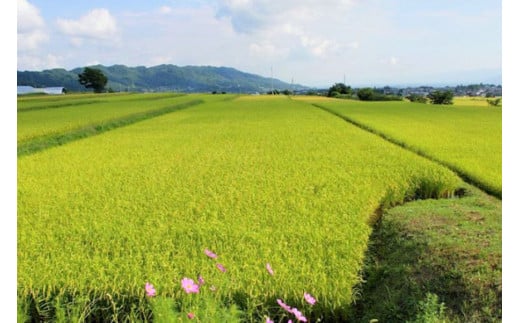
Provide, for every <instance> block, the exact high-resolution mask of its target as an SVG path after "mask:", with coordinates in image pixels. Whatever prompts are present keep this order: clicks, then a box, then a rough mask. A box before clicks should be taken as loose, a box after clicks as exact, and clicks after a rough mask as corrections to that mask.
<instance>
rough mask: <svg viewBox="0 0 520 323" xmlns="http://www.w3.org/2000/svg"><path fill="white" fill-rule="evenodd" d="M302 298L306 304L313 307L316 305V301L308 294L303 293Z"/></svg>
mask: <svg viewBox="0 0 520 323" xmlns="http://www.w3.org/2000/svg"><path fill="white" fill-rule="evenodd" d="M303 297H304V298H305V300H306V301H307V303H309V304H311V305H314V304H315V303H316V299H315V298H314V297H312V296H311V294H309V293H303Z"/></svg>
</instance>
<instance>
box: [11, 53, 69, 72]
mask: <svg viewBox="0 0 520 323" xmlns="http://www.w3.org/2000/svg"><path fill="white" fill-rule="evenodd" d="M62 61H63V57H61V56H56V55H52V54H47V55H34V54H22V55H18V62H17V63H18V70H27V71H34V70H43V69H51V68H58V67H61V66H62Z"/></svg>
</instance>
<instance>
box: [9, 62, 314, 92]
mask: <svg viewBox="0 0 520 323" xmlns="http://www.w3.org/2000/svg"><path fill="white" fill-rule="evenodd" d="M89 67H92V68H97V69H100V70H101V71H103V73H104V74H105V75H106V76H107V78H108V84H107V89H108V88H111V89H113V90H114V91H139V92H162V91H177V92H213V91H217V92H230V93H239V92H240V93H255V92H259V93H262V92H267V91H270V90H271V84H272V86H273V88H274V89H275V90H276V89H277V90H280V91H283V90H304V89H307V87H306V86H302V85H299V84H294V85H293V84H290V83H285V82H282V81H280V80H277V79H271V78H268V77H262V76H259V75H255V74H250V73H245V72H241V71H239V70H236V69H234V68H230V67H213V66H183V67H180V66H176V65H158V66H153V67H144V66H138V67H127V66H124V65H113V66H103V65H94V66H89ZM82 72H83V67H81V68H75V69H73V70H70V71H67V70H65V69H50V70H44V71H41V72H36V71H18V73H17V85H19V86H20V85H27V86H33V87H36V88H42V87H57V86H62V87H65V88H66V89H67V90H69V91H87V89H86V88H85V87H84V86H83V85H81V84H80V83H79V82H78V74H80V73H82Z"/></svg>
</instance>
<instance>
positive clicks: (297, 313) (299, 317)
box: [292, 307, 307, 322]
mask: <svg viewBox="0 0 520 323" xmlns="http://www.w3.org/2000/svg"><path fill="white" fill-rule="evenodd" d="M292 313H293V314H294V316H296V319H297V320H298V321H300V322H307V318H306V317H305V316H303V314H302V312H300V311H298V309H297V308H296V307H295V308H293V309H292Z"/></svg>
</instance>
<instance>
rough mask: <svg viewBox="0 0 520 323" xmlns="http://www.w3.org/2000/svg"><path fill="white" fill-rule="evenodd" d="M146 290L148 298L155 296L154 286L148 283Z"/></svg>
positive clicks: (145, 286)
mask: <svg viewBox="0 0 520 323" xmlns="http://www.w3.org/2000/svg"><path fill="white" fill-rule="evenodd" d="M144 290H145V291H146V296H149V297H153V296H155V288H153V285H152V284H150V283H148V282H147V283H146V284H145V285H144Z"/></svg>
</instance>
